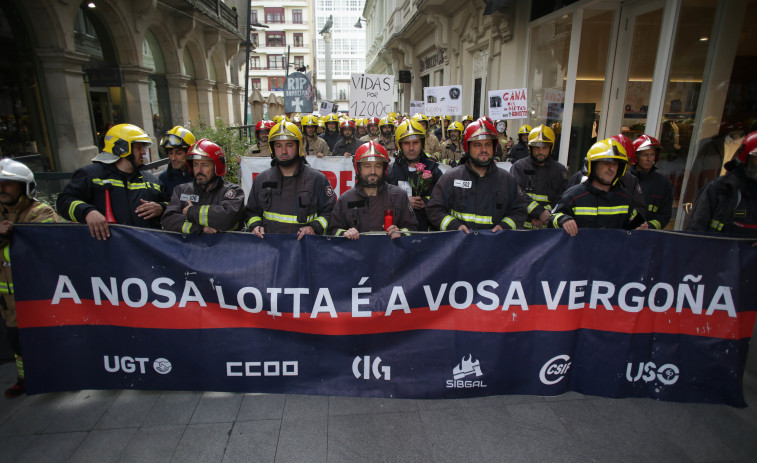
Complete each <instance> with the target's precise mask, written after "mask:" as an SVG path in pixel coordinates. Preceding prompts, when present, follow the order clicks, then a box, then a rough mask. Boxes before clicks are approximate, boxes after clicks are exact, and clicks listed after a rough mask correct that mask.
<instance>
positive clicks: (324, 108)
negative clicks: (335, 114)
mask: <svg viewBox="0 0 757 463" xmlns="http://www.w3.org/2000/svg"><path fill="white" fill-rule="evenodd" d="M333 109H334V102H333V101H321V107H320V108H318V114H320V115H321V116H326V115H329V114H331V112H332V110H333Z"/></svg>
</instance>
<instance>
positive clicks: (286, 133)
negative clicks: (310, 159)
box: [268, 121, 305, 158]
mask: <svg viewBox="0 0 757 463" xmlns="http://www.w3.org/2000/svg"><path fill="white" fill-rule="evenodd" d="M281 140H296V141H297V150H298V151H299V152H300V156H303V157H304V156H305V150H304V148H303V146H302V132H300V129H298V128H297V126H296V125H294V124H293V123H291V122H288V121H283V122H280V123H278V124H276V125H274V126H273V128H272V129H271V131H270V132H269V133H268V145H269V146H270V147H271V157H274V158H275V155H274V153H275V150H274V149H273V144H274V142H276V141H281Z"/></svg>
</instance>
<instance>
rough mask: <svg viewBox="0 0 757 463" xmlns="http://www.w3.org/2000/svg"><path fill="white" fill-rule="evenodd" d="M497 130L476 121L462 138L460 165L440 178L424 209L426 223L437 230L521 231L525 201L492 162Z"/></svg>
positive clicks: (488, 124) (510, 180) (512, 183)
mask: <svg viewBox="0 0 757 463" xmlns="http://www.w3.org/2000/svg"><path fill="white" fill-rule="evenodd" d="M496 143H497V131H496V129H495V128H494V126H493V125H492V124H490V123H489V122H487V121H486V120H484V119H479V120H477V121H475V122H472V123H471V124H470V125H468V128H467V129H465V132H464V135H463V146H464V147H465V151H466V154H465V156H464V157H463V160H462V162H461V164H462V165H459V166H457V167H455V168H454V169H452V170H450V171H449V172H447V173H446V174H444V175H443V176H442V178H441V179H440V180H439V183H438V184H437V185H436V188H434V192H433V193H432V194H431V200H430V201H429V203H428V206H427V212H428V217H429V220H430V221H431V223H432V225H434V226H435V227H437V228H438V229H439V230H442V231H445V230H460V231H462V232H464V233H469V232H470V231H471V230H491V231H493V232H497V231H499V230H502V229H512V230H515V229H518V228H523V222H524V221H525V220H526V199H525V196H524V195H523V193H522V192H521V191H520V190H519V188H518V184H517V182H516V181H515V179H514V178H513V176H512V175H510V174H509V173H508V172H506V171H505V170H504V169H500V168H498V167H497V164H496V163H495V162H494V151H495V144H496Z"/></svg>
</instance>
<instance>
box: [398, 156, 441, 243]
mask: <svg viewBox="0 0 757 463" xmlns="http://www.w3.org/2000/svg"><path fill="white" fill-rule="evenodd" d="M419 161H420V162H423V164H425V165H426V169H427V170H430V171H431V173H432V174H433V177H432V178H431V179H430V181H429V182H428V185H427V186H426V188H425V189H424V190H423V191H420V192H416V191H413V192H412V195H410V196H420V197H421V199H423V202H424V203H426V204H428V200H429V198H431V192H432V191H433V189H434V185H436V182H438V181H439V178H440V177H441V176H442V171H441V170H440V169H439V164H438V163H436V162H434V161H432V160H430V159H429V158H428V156H426V153H421V155H420V157H419ZM409 169H410V167H409V166H408V163H407V160H406V159H405V158H404V156H402V155H400V156H398V157H397V158H396V160H395V161H394V163H393V164H391V165H390V166H389V172H387V174H386V183H390V184H392V185H399V184H400V182H405V183H407V184H408V185H411V186H412V184H416V185H417V184H418V172H417V171H413V172H411V171H410V170H409ZM426 215H427V214H426V209H425V208H424V209H419V210H417V211H415V218H416V219H418V230H421V231H427V230H429V227H430V226H431V223H430V222H429V221H428V219H427V218H426Z"/></svg>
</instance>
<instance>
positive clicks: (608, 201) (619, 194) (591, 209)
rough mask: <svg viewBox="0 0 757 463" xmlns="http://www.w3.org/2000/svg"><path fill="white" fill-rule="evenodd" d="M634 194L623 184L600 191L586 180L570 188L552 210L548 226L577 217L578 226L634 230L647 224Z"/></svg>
mask: <svg viewBox="0 0 757 463" xmlns="http://www.w3.org/2000/svg"><path fill="white" fill-rule="evenodd" d="M633 204H634V203H633V199H632V197H631V194H630V193H628V191H626V190H625V188H623V187H622V186H621V185H620V182H618V183H616V184H615V185H613V186H612V188H610V191H604V190H600V189H598V188H596V187H594V186H593V185H592V184H591V180H588V179H587V180H586V181H585V182H583V183H579V184H578V185H576V186H573V187H571V188H568V190H567V191H566V192H565V193H563V195H562V196H561V197H560V199H559V200H558V201H557V205H556V206H555V208H554V209H553V210H552V217H550V219H549V222H548V223H549V225H550V226H552V227H554V228H561V227H562V224H564V223H565V222H567V221H568V220H571V219H573V220H575V221H576V225H578V228H579V229H580V228H614V229H625V230H632V229H634V228H636V227H638V226H639V225H641V224H642V223H644V220H645V219H644V210H643V209H641V210H639V209H638V208H637V207H634V206H633Z"/></svg>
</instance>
